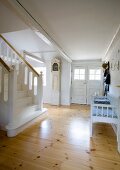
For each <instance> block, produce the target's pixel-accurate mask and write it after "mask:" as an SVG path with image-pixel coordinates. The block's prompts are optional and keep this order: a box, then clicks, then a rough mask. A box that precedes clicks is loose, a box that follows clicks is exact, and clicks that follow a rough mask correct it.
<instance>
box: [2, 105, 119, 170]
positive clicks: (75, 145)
mask: <svg viewBox="0 0 120 170" xmlns="http://www.w3.org/2000/svg"><path fill="white" fill-rule="evenodd" d="M47 107H48V117H47V118H46V119H44V120H43V121H40V120H39V119H37V121H36V122H35V123H34V124H33V125H32V126H31V127H30V128H28V129H26V130H25V131H24V132H22V133H21V134H20V135H18V136H17V137H15V138H8V137H6V134H5V133H4V132H2V131H1V132H0V170H15V169H16V170H120V155H119V154H118V152H117V144H116V136H115V134H114V132H113V130H112V128H111V126H110V125H105V124H95V126H94V135H93V138H92V139H90V132H89V131H90V128H89V120H90V108H89V107H88V106H84V105H81V106H80V105H72V106H71V107H55V106H53V107H51V106H49V105H48V106H47Z"/></svg>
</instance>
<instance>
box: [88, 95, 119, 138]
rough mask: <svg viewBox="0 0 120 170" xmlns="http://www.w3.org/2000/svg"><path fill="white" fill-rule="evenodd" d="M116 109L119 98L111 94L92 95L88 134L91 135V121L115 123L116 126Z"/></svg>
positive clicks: (117, 108)
mask: <svg viewBox="0 0 120 170" xmlns="http://www.w3.org/2000/svg"><path fill="white" fill-rule="evenodd" d="M118 110H119V98H113V97H111V96H108V97H106V96H95V97H93V99H92V103H91V123H90V125H91V127H90V136H91V137H92V135H93V123H95V122H104V123H110V124H116V126H118V116H119V115H118V113H119V111H118ZM117 129H118V127H117ZM117 137H118V136H117Z"/></svg>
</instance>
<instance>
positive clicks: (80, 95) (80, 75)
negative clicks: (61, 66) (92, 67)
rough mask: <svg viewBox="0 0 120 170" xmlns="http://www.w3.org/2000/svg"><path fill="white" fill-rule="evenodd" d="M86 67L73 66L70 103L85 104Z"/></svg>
mask: <svg viewBox="0 0 120 170" xmlns="http://www.w3.org/2000/svg"><path fill="white" fill-rule="evenodd" d="M86 91H87V86H86V68H85V67H74V68H73V72H72V103H79V104H86V95H87V92H86Z"/></svg>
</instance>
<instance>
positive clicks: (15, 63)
mask: <svg viewBox="0 0 120 170" xmlns="http://www.w3.org/2000/svg"><path fill="white" fill-rule="evenodd" d="M42 97H43V84H42V73H41V74H40V75H39V74H38V73H37V72H36V71H35V70H34V69H33V67H32V66H31V65H30V64H29V63H28V62H27V61H26V60H25V59H24V58H23V57H22V56H21V55H20V54H19V53H18V52H17V51H16V50H15V49H14V47H12V46H11V44H9V43H8V41H7V40H6V39H5V38H4V37H3V36H2V35H0V129H3V130H6V131H7V135H8V136H9V137H13V136H15V135H17V134H18V133H19V132H21V131H22V130H23V129H24V128H25V127H26V126H28V125H29V124H30V122H31V121H33V120H34V119H35V118H36V117H38V116H41V118H42V117H44V116H43V115H44V114H43V113H45V111H46V109H45V108H43V100H42Z"/></svg>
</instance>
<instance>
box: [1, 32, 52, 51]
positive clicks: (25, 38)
mask: <svg viewBox="0 0 120 170" xmlns="http://www.w3.org/2000/svg"><path fill="white" fill-rule="evenodd" d="M2 35H3V36H4V37H5V38H6V39H7V40H8V41H9V42H10V43H11V44H12V45H13V46H14V47H15V48H16V49H17V50H18V51H23V50H25V51H28V52H30V53H34V52H35V53H36V52H37V53H41V54H43V53H46V52H47V53H48V52H50V53H52V52H54V51H55V48H54V47H53V46H49V45H47V44H46V43H45V42H44V41H43V40H41V39H40V38H39V37H38V36H37V35H36V34H35V33H34V32H33V31H32V30H31V29H25V30H21V31H15V32H9V33H4V34H2Z"/></svg>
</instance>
